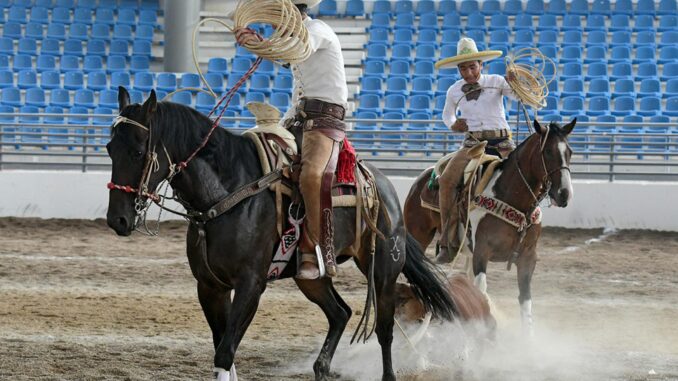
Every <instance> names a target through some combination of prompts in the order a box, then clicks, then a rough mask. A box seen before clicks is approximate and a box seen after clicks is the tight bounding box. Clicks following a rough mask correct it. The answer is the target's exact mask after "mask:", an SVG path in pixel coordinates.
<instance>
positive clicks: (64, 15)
mask: <svg viewBox="0 0 678 381" xmlns="http://www.w3.org/2000/svg"><path fill="white" fill-rule="evenodd" d="M51 23H59V24H70V23H71V10H70V9H68V8H61V7H57V8H54V9H53V10H52V20H51Z"/></svg>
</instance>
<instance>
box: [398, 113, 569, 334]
mask: <svg viewBox="0 0 678 381" xmlns="http://www.w3.org/2000/svg"><path fill="white" fill-rule="evenodd" d="M576 121H577V120H576V119H574V120H573V121H572V122H570V123H568V124H567V125H565V126H563V127H560V126H559V125H558V124H557V123H554V122H552V123H551V124H550V125H549V126H547V127H542V126H541V125H540V124H539V122H537V121H536V120H535V121H534V128H535V131H536V132H535V133H533V134H532V135H530V136H529V137H528V138H527V139H525V141H523V142H522V143H521V144H520V145H519V146H518V147H517V148H516V150H515V151H513V152H512V153H511V154H510V155H509V157H508V158H506V159H505V160H504V161H503V162H502V163H500V164H499V166H498V167H497V169H496V171H495V172H494V174H493V175H492V177H491V179H490V181H489V183H488V185H487V187H485V190H484V191H482V193H481V194H480V197H481V198H480V199H482V200H489V202H491V203H494V204H495V205H496V204H497V203H496V201H493V200H499V201H500V202H503V203H504V204H508V205H510V206H512V207H513V208H515V209H516V210H517V211H518V212H520V213H522V214H523V215H524V216H531V215H532V214H533V212H534V211H535V208H536V207H537V206H538V205H539V202H540V201H541V200H542V199H543V198H544V197H546V196H547V195H548V196H549V197H550V198H551V200H552V202H553V203H554V204H555V205H556V206H559V207H566V206H567V204H568V202H569V201H570V199H571V198H572V182H571V179H570V169H569V165H570V157H571V156H572V150H571V149H570V146H569V144H568V142H567V137H568V135H569V134H570V132H572V129H573V128H574V126H575V124H576ZM431 171H432V169H430V168H429V169H428V170H426V171H424V172H423V173H422V174H421V175H420V176H419V177H418V178H417V179H416V180H415V182H414V184H413V185H412V188H411V189H410V192H409V194H408V196H407V199H406V201H405V223H406V226H407V229H408V232H409V233H410V234H412V235H413V236H414V238H415V239H416V240H417V241H418V242H419V244H421V245H422V247H428V245H429V244H430V243H431V241H432V240H433V238H434V236H435V233H436V231H437V230H438V229H439V227H440V215H439V214H438V213H437V212H435V211H432V210H430V209H427V208H424V207H422V205H421V193H422V191H423V190H424V187H426V186H427V183H428V181H429V179H430V178H431ZM459 210H460V217H461V218H460V223H459V231H458V234H460V235H461V236H462V238H465V242H466V244H465V245H466V248H467V249H468V250H470V252H471V253H472V255H473V258H472V263H473V274H474V276H475V284H476V286H478V288H479V289H480V291H482V292H483V293H486V291H487V282H486V275H485V274H486V271H487V263H488V261H493V262H506V261H511V262H509V264H510V263H515V264H516V267H517V271H518V288H519V290H520V295H519V297H518V300H519V302H520V306H521V317H522V321H523V326H524V327H525V328H526V330H527V331H528V332H530V333H531V332H532V296H531V291H530V283H531V280H532V273H533V272H534V268H535V265H536V263H537V252H536V247H537V240H538V239H539V236H540V234H541V223H534V224H531V223H529V217H527V218H526V219H525V221H526V222H527V223H526V224H525V225H524V226H523V228H522V230H521V229H520V228H518V227H516V226H513V225H511V224H509V223H508V222H505V221H504V220H502V219H500V218H498V217H497V216H495V215H494V214H491V213H490V212H488V210H487V209H485V208H481V207H476V208H474V209H472V210H471V213H470V215H469V216H466V211H467V208H466V207H461V208H459ZM467 217H468V231H466V229H465V222H466V220H467ZM464 234H466V236H465V237H464Z"/></svg>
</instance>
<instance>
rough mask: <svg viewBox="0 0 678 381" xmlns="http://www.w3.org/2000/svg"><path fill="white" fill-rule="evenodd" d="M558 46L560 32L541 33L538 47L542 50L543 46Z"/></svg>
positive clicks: (545, 31)
mask: <svg viewBox="0 0 678 381" xmlns="http://www.w3.org/2000/svg"><path fill="white" fill-rule="evenodd" d="M557 45H558V32H556V31H555V30H552V29H551V30H543V31H541V32H540V33H539V41H538V42H537V46H538V47H539V48H541V47H542V46H557Z"/></svg>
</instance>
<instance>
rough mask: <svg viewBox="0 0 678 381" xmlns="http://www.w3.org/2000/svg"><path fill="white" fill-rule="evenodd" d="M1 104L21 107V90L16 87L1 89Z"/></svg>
mask: <svg viewBox="0 0 678 381" xmlns="http://www.w3.org/2000/svg"><path fill="white" fill-rule="evenodd" d="M2 104H3V105H5V106H12V107H21V106H22V105H23V102H22V101H21V90H19V88H17V87H6V88H4V89H2Z"/></svg>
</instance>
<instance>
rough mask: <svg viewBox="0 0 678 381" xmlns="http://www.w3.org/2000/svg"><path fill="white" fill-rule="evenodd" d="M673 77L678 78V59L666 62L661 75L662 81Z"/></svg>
mask: <svg viewBox="0 0 678 381" xmlns="http://www.w3.org/2000/svg"><path fill="white" fill-rule="evenodd" d="M673 78H678V61H674V62H669V63H666V64H664V68H663V69H662V74H661V77H660V79H661V80H662V81H668V80H670V79H673Z"/></svg>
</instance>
